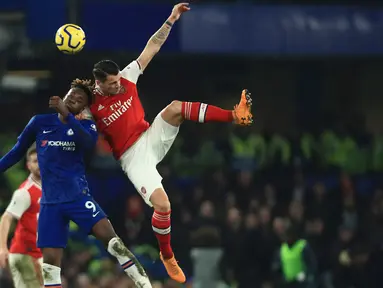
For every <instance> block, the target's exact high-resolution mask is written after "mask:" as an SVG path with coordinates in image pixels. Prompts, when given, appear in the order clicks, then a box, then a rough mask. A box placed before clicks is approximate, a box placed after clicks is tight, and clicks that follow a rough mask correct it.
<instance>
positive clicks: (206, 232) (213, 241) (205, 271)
mask: <svg viewBox="0 0 383 288" xmlns="http://www.w3.org/2000/svg"><path fill="white" fill-rule="evenodd" d="M191 243H192V247H193V248H192V249H191V258H192V262H193V275H194V277H193V288H212V287H216V288H220V287H222V288H224V287H227V286H226V285H225V284H224V282H223V281H222V279H223V277H222V273H223V272H224V271H225V269H223V267H222V265H223V255H224V251H223V249H222V247H221V235H220V231H219V230H218V229H217V228H215V227H212V226H210V225H209V226H203V227H201V228H199V229H198V230H196V231H195V232H194V233H193V234H192V240H191Z"/></svg>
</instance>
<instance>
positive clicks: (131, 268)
mask: <svg viewBox="0 0 383 288" xmlns="http://www.w3.org/2000/svg"><path fill="white" fill-rule="evenodd" d="M108 252H109V253H110V254H111V255H112V256H114V257H116V258H117V260H118V263H120V265H121V267H122V269H123V270H124V271H125V273H126V274H127V275H128V276H129V277H130V278H131V279H132V280H133V281H137V280H139V279H140V278H142V277H147V276H146V273H145V270H144V268H143V267H142V266H141V264H140V263H139V262H138V260H137V259H136V257H134V255H133V253H132V252H130V251H129V249H128V248H126V246H125V245H124V243H123V242H122V240H121V239H120V238H118V237H114V238H113V239H112V240H110V241H109V244H108Z"/></svg>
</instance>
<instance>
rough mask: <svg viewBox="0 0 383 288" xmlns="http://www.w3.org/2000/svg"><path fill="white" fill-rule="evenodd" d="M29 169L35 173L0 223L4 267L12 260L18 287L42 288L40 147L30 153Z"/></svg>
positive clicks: (0, 262)
mask: <svg viewBox="0 0 383 288" xmlns="http://www.w3.org/2000/svg"><path fill="white" fill-rule="evenodd" d="M27 167H28V170H29V171H30V172H31V174H30V175H29V177H28V179H27V180H25V181H24V183H23V184H21V186H20V187H19V189H17V190H16V191H15V193H14V194H13V197H12V200H11V202H10V203H9V205H8V208H7V209H6V210H5V213H4V214H3V217H2V218H1V221H0V268H4V267H5V266H6V263H7V260H8V262H9V268H10V270H11V273H12V278H13V282H14V285H15V287H30V288H40V287H42V285H43V282H42V274H41V264H42V256H43V255H42V253H41V250H40V249H39V248H37V245H36V241H37V220H38V216H39V210H40V198H41V193H42V192H41V178H40V169H39V164H38V162H37V152H36V146H32V147H31V148H29V150H28V152H27ZM14 219H18V223H17V226H16V231H15V235H14V237H13V239H12V243H11V247H10V249H9V251H8V247H7V239H8V236H9V228H10V226H11V223H12V222H13V220H14Z"/></svg>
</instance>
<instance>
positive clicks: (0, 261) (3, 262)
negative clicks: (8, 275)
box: [0, 248, 9, 268]
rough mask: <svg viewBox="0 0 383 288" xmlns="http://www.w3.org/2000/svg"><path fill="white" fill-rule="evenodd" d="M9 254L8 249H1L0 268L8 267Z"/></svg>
mask: <svg viewBox="0 0 383 288" xmlns="http://www.w3.org/2000/svg"><path fill="white" fill-rule="evenodd" d="M8 254H9V251H8V249H6V248H5V249H0V268H5V267H7V263H8Z"/></svg>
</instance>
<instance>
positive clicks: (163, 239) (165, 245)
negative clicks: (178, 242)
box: [152, 211, 173, 259]
mask: <svg viewBox="0 0 383 288" xmlns="http://www.w3.org/2000/svg"><path fill="white" fill-rule="evenodd" d="M170 213H171V211H169V212H158V211H154V213H153V216H152V228H153V231H154V234H155V235H156V237H157V241H158V245H159V246H160V251H161V254H162V257H164V258H165V259H169V258H172V257H173V250H172V247H171V246H170Z"/></svg>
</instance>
